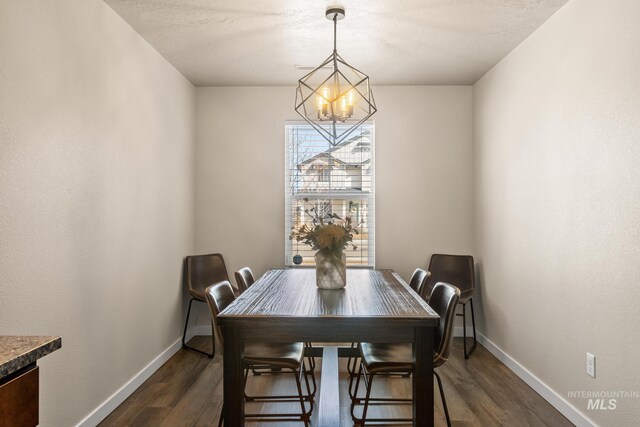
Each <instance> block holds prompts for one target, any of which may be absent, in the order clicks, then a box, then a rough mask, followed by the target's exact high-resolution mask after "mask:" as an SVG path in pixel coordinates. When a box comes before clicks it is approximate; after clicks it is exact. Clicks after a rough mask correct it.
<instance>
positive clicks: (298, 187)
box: [285, 122, 375, 267]
mask: <svg viewBox="0 0 640 427" xmlns="http://www.w3.org/2000/svg"><path fill="white" fill-rule="evenodd" d="M374 140H375V137H374V125H373V122H365V123H364V124H363V125H362V126H360V127H359V128H358V129H357V130H356V131H354V132H353V133H352V134H351V136H350V137H349V138H348V139H347V140H346V141H344V142H342V143H341V144H339V145H337V146H335V147H332V146H331V144H329V142H327V141H326V140H325V139H324V138H323V137H322V136H321V135H319V134H318V132H317V131H316V130H314V129H313V128H312V127H311V126H310V125H308V124H306V123H304V124H299V123H287V124H286V125H285V144H286V145H285V156H286V158H285V168H286V172H285V194H286V196H285V217H286V218H285V221H286V227H285V231H286V236H285V248H286V249H285V263H286V265H294V263H293V257H294V256H295V255H301V256H302V265H313V264H314V259H313V256H314V254H315V252H314V251H313V250H312V249H311V248H310V247H309V246H307V245H304V244H302V243H298V242H296V241H295V240H294V241H291V240H289V233H290V232H291V229H292V227H295V228H299V227H301V226H302V224H304V223H308V224H311V220H310V218H309V216H308V215H307V214H305V209H310V208H312V207H313V208H314V209H315V211H316V212H318V213H319V214H321V215H322V214H323V213H326V214H332V213H335V214H337V215H339V216H340V217H342V218H344V216H345V215H346V214H347V210H348V207H349V204H350V203H351V217H352V218H353V221H354V222H355V223H357V224H360V226H359V227H358V232H359V234H357V235H355V236H354V239H353V243H354V245H355V246H356V247H357V250H352V249H351V248H347V251H346V255H347V265H348V266H351V267H353V266H362V267H373V266H374V265H375V245H374V241H375V239H374V238H375V232H374V219H375V209H374V194H375V192H374V176H375V173H374V151H375V150H374ZM304 199H307V200H308V201H307V202H305V200H304Z"/></svg>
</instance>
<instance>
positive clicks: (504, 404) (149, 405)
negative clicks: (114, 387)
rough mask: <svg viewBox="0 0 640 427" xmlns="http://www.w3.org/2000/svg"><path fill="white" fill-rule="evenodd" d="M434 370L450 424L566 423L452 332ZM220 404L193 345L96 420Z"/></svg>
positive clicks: (115, 421)
mask: <svg viewBox="0 0 640 427" xmlns="http://www.w3.org/2000/svg"><path fill="white" fill-rule="evenodd" d="M206 342H207V340H206V339H204V338H203V337H196V338H194V339H193V340H192V344H194V345H196V346H200V345H203V344H204V345H205V346H206ZM209 345H210V344H209ZM318 362H320V359H318ZM320 365H321V363H317V368H319V367H320ZM345 366H346V365H344V364H343V366H341V378H340V396H341V412H342V413H341V420H342V426H351V425H352V423H351V417H350V416H349V398H348V394H347V385H348V376H347V375H346V369H345ZM438 372H439V373H440V375H441V377H442V380H443V382H444V389H445V394H446V397H447V404H448V406H449V414H450V416H451V420H452V425H453V426H458V427H462V426H550V427H551V426H552V427H559V426H571V425H573V424H571V423H570V422H569V421H568V420H567V419H566V418H564V417H563V416H562V415H561V414H560V413H559V412H558V411H557V410H555V409H554V408H553V407H552V406H551V405H549V404H548V403H547V402H546V401H545V400H544V399H543V398H542V397H540V396H539V395H538V394H536V393H535V392H534V391H533V390H532V389H531V388H530V387H529V386H527V385H526V384H525V383H524V382H523V381H522V380H520V379H519V378H518V377H517V376H516V375H515V374H514V373H513V372H511V371H510V370H509V369H508V368H507V367H506V366H505V365H503V364H502V363H501V362H500V361H498V360H497V359H496V358H495V357H494V356H493V355H492V354H490V353H489V352H488V351H487V350H485V349H484V348H483V347H482V346H480V345H478V348H477V349H476V351H475V352H474V353H473V355H472V356H471V357H470V358H469V359H468V360H465V359H464V357H462V341H461V339H460V338H455V339H454V345H453V350H452V354H451V357H450V359H449V361H448V362H447V363H446V364H445V365H443V366H441V367H440V368H438ZM287 377H289V376H288V375H264V376H260V377H252V378H250V379H249V384H248V388H249V390H248V391H250V392H258V393H264V391H265V390H270V391H276V390H277V391H276V392H277V393H281V392H288V391H291V393H292V394H293V390H292V389H291V388H290V387H291V385H292V384H293V381H292V380H290V379H289V378H287ZM378 381H379V382H378ZM434 383H435V381H434ZM374 390H377V391H379V392H382V393H384V392H387V393H389V392H390V391H391V392H393V393H394V394H404V396H406V397H409V396H410V392H411V383H410V379H407V378H398V377H394V378H381V379H379V380H378V379H376V383H375V384H374ZM267 393H268V392H267ZM435 396H436V397H435V399H436V409H435V411H436V413H435V421H436V426H445V425H446V422H445V418H444V413H443V412H442V404H441V402H440V397H439V396H440V395H439V394H438V391H437V386H436V390H435ZM221 404H222V359H221V357H220V356H219V355H216V357H215V358H213V359H209V358H207V357H206V356H202V355H200V354H197V353H195V352H191V351H185V350H180V351H179V352H178V353H176V355H174V356H173V357H172V358H171V359H170V360H169V361H168V362H167V363H165V364H164V365H163V366H162V367H161V368H160V369H159V370H158V371H157V372H155V373H154V374H153V375H152V376H151V378H149V379H148V380H147V381H146V382H145V383H144V384H143V385H142V386H141V387H140V388H139V389H138V390H136V391H135V392H134V393H133V394H132V395H131V396H130V397H129V398H128V399H127V400H126V401H125V402H124V403H123V404H122V405H120V406H119V407H118V408H117V409H116V410H115V411H113V413H111V414H110V415H109V416H108V417H107V418H106V419H105V420H104V421H103V422H102V423H101V424H100V426H102V427H107V426H216V425H217V422H218V415H219V413H220V407H221ZM287 405H293V404H289V403H280V404H273V403H272V404H259V403H249V404H248V407H247V411H248V412H249V411H250V412H259V411H264V412H273V411H274V409H275V410H277V411H278V412H282V411H283V410H284V411H289V410H290V411H291V412H294V411H296V410H298V409H299V406H298V407H295V406H287ZM274 406H275V407H276V408H274ZM376 414H384V416H401V417H404V416H409V414H410V407H409V406H407V405H405V406H404V407H390V406H381V407H377V408H375V409H373V412H372V413H371V416H374V415H376ZM316 416H317V413H316V412H314V419H312V425H313V421H314V420H315V417H316ZM247 424H248V425H252V426H268V427H274V426H276V425H280V424H288V425H291V426H293V425H302V423H282V422H277V423H256V422H252V423H247ZM336 427H337V426H336Z"/></svg>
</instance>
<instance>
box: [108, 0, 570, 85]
mask: <svg viewBox="0 0 640 427" xmlns="http://www.w3.org/2000/svg"><path fill="white" fill-rule="evenodd" d="M105 2H106V3H108V4H109V5H110V6H111V7H112V8H113V9H114V10H115V11H116V13H118V14H119V15H120V16H122V17H123V18H124V19H125V21H127V22H128V23H129V25H131V27H133V28H134V30H136V31H137V32H138V33H139V34H140V35H142V37H144V38H145V39H146V40H147V41H148V42H149V43H150V44H151V45H152V46H153V47H154V48H155V49H157V50H158V52H160V53H161V54H162V55H163V56H164V57H165V58H166V59H167V60H168V61H169V62H170V63H171V64H173V65H174V66H175V67H176V68H177V69H178V70H180V72H182V73H183V74H184V75H185V76H186V77H187V78H188V79H189V80H190V81H191V82H192V83H193V84H195V85H196V86H241V85H294V84H296V81H297V80H298V79H299V78H300V77H302V76H303V75H304V74H306V73H307V72H308V71H304V70H297V69H295V68H294V66H295V65H301V66H316V65H319V64H320V63H321V62H322V61H323V60H324V59H325V58H326V57H328V56H329V55H330V54H331V50H332V48H333V28H332V23H331V22H330V21H328V20H327V19H326V18H325V16H324V13H325V9H326V7H327V6H330V5H333V4H340V5H342V6H344V7H345V8H346V17H345V19H344V20H342V21H339V22H338V53H339V54H340V55H341V56H342V57H343V58H344V59H345V60H346V61H347V62H349V63H350V64H352V65H353V66H355V67H357V68H359V69H360V70H362V71H364V72H365V73H367V74H369V76H370V78H371V83H372V84H374V85H382V84H388V85H396V84H397V85H409V84H425V85H426V84H429V85H447V84H451V85H456V84H472V83H474V82H475V81H476V80H477V79H479V78H480V77H481V76H482V75H483V74H484V73H485V72H487V71H488V70H489V69H490V68H491V67H492V66H493V65H495V64H496V63H497V62H498V61H500V59H502V58H504V56H505V55H506V54H507V53H509V52H510V51H511V50H512V49H513V48H514V47H515V46H517V45H518V43H520V42H521V41H522V40H524V39H525V38H526V37H527V36H528V35H529V34H531V33H532V32H533V31H534V30H535V29H536V28H537V27H538V26H540V24H542V23H543V22H544V21H545V20H547V19H548V18H549V17H550V16H551V15H552V14H553V13H554V12H556V11H557V10H558V9H559V8H560V7H561V6H562V5H563V4H565V3H566V2H567V0H339V1H337V2H332V1H329V0H105Z"/></svg>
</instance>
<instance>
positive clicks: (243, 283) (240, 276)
mask: <svg viewBox="0 0 640 427" xmlns="http://www.w3.org/2000/svg"><path fill="white" fill-rule="evenodd" d="M235 276H236V284H237V285H238V291H240V293H241V294H242V293H243V292H244V291H246V290H247V289H249V286H251V285H253V283H254V282H255V281H256V279H254V277H253V273H252V272H251V269H250V268H249V267H244V268H241V269H240V270H238V271H236V272H235Z"/></svg>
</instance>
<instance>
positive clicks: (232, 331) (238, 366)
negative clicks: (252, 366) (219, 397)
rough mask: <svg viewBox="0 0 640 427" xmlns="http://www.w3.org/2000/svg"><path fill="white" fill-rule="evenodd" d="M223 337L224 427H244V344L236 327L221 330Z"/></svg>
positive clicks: (226, 327)
mask: <svg viewBox="0 0 640 427" xmlns="http://www.w3.org/2000/svg"><path fill="white" fill-rule="evenodd" d="M222 335H223V337H224V426H225V427H242V426H244V390H243V385H244V377H243V357H244V344H243V342H242V340H241V337H240V331H239V330H238V328H237V327H233V326H225V327H223V328H222Z"/></svg>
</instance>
